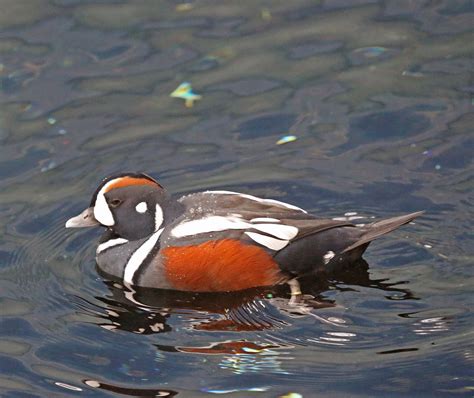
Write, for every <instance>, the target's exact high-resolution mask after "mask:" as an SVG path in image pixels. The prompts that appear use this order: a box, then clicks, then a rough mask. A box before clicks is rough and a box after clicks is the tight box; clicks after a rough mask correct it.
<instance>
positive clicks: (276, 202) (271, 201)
mask: <svg viewBox="0 0 474 398" xmlns="http://www.w3.org/2000/svg"><path fill="white" fill-rule="evenodd" d="M205 193H209V194H214V195H237V196H240V197H241V198H245V199H250V200H254V201H255V202H259V203H263V204H266V205H273V206H277V207H283V208H286V209H291V210H297V211H301V212H303V213H307V211H306V210H303V209H301V208H299V207H297V206H293V205H290V204H289V203H285V202H280V201H279V200H275V199H262V198H257V197H256V196H252V195H247V194H245V193H238V192H232V191H206V192H205Z"/></svg>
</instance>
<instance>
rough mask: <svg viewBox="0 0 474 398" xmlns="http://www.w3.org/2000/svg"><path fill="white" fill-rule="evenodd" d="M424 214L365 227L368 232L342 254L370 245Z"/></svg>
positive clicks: (413, 214)
mask: <svg viewBox="0 0 474 398" xmlns="http://www.w3.org/2000/svg"><path fill="white" fill-rule="evenodd" d="M423 213H424V211H417V212H416V213H410V214H406V215H404V216H398V217H392V218H387V219H386V220H381V221H376V222H374V223H372V224H369V225H367V226H366V227H365V229H366V232H365V233H363V234H362V236H361V237H360V239H359V240H358V241H357V242H355V243H353V244H352V245H350V246H349V247H346V248H345V249H344V250H343V251H342V253H347V252H349V251H351V250H353V249H355V248H357V247H360V246H363V245H365V244H368V243H369V242H371V241H373V240H374V239H377V238H378V237H380V236H382V235H385V234H387V233H389V232H391V231H393V230H394V229H397V228H399V227H401V226H402V225H405V224H408V223H409V222H410V221H412V220H414V219H415V218H416V217H419V216H421V215H422V214H423Z"/></svg>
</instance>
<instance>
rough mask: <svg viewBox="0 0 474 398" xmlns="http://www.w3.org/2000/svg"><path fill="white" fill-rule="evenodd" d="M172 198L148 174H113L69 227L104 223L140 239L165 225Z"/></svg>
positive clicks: (129, 238)
mask: <svg viewBox="0 0 474 398" xmlns="http://www.w3.org/2000/svg"><path fill="white" fill-rule="evenodd" d="M169 200H170V199H169V196H168V194H167V192H166V190H165V189H164V188H163V187H162V186H161V185H160V184H159V183H158V182H157V181H156V180H154V179H153V178H151V177H150V176H148V175H146V174H142V173H124V174H119V175H112V176H110V177H107V178H106V179H104V180H103V181H102V183H101V184H100V185H99V186H98V188H97V189H96V191H95V192H94V194H93V196H92V200H91V203H90V206H89V207H88V208H87V209H85V210H84V211H83V212H82V213H80V214H79V215H77V216H76V217H73V218H71V219H69V220H68V221H67V222H66V228H81V227H92V226H96V225H101V226H103V227H106V228H108V229H109V230H111V231H112V232H113V233H114V234H115V235H117V236H119V237H121V238H124V239H127V240H138V239H141V238H144V237H146V236H148V235H150V234H152V233H153V232H155V231H157V230H158V229H159V228H160V227H161V226H162V224H163V221H164V215H163V208H164V206H165V205H166V204H167V202H168V201H169Z"/></svg>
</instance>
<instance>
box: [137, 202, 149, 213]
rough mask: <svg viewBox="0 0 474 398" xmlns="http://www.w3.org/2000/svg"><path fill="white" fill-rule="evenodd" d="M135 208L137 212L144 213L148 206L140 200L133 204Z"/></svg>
mask: <svg viewBox="0 0 474 398" xmlns="http://www.w3.org/2000/svg"><path fill="white" fill-rule="evenodd" d="M135 210H136V211H137V212H138V213H145V212H146V211H147V210H148V206H147V205H146V202H140V203H139V204H137V205H136V206H135Z"/></svg>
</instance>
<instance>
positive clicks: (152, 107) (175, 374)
mask: <svg viewBox="0 0 474 398" xmlns="http://www.w3.org/2000/svg"><path fill="white" fill-rule="evenodd" d="M3 3H4V4H2V12H1V13H0V102H1V107H0V143H1V146H0V188H1V189H0V225H1V227H0V229H1V233H0V301H1V305H0V316H1V318H0V335H1V337H2V338H1V341H0V369H1V373H2V375H1V376H0V395H2V396H3V395H5V396H32V397H33V396H35V397H36V396H38V397H39V396H41V397H43V396H78V395H84V396H97V397H103V396H116V395H122V396H175V395H178V396H180V395H182V396H208V395H209V394H224V395H225V394H229V395H230V394H232V395H235V396H244V397H248V396H253V395H259V396H269V397H278V396H288V397H289V396H301V395H302V396H304V397H308V396H315V394H318V395H322V396H324V395H334V396H341V395H346V396H355V395H364V396H366V395H370V396H381V395H390V396H415V395H417V396H435V395H440V396H446V395H454V394H456V395H461V396H465V395H469V394H470V393H472V386H473V383H474V380H473V377H472V376H473V375H472V361H473V358H474V355H473V349H472V322H473V320H472V310H471V308H472V293H471V290H472V289H471V286H472V258H473V255H472V233H471V231H472V219H473V211H472V199H473V196H472V188H473V169H472V156H471V153H472V151H473V140H472V125H473V122H474V117H473V115H474V113H473V111H472V105H473V102H472V94H473V85H472V55H473V54H472V45H471V43H472V42H473V40H474V37H473V33H472V26H473V23H472V18H473V13H474V9H473V7H472V2H471V1H463V0H459V1H447V0H446V1H444V0H441V1H434V2H433V1H432V2H426V1H418V2H416V1H415V2H414V1H391V0H387V1H378V0H357V1H345V0H328V1H324V2H322V1H310V0H308V1H306V0H302V1H299V2H282V1H278V0H272V1H268V2H265V4H261V3H259V2H252V1H245V0H244V1H241V2H239V5H238V6H236V5H235V4H232V3H229V2H216V1H195V2H188V3H177V2H174V1H161V0H159V1H158V0H157V1H151V2H149V1H120V2H116V1H95V0H91V1H87V2H80V1H75V0H49V1H48V0H25V1H22V2H16V1H10V0H4V2H3ZM184 82H189V83H190V84H191V87H192V90H193V92H194V93H195V94H197V95H200V96H201V98H200V99H199V100H198V101H193V104H192V105H193V106H192V107H190V106H189V107H186V106H185V104H183V98H184V99H186V95H187V96H188V97H189V95H192V93H189V92H187V93H184V97H183V95H181V96H180V97H179V98H172V97H170V93H172V92H173V91H174V90H175V89H176V88H177V87H178V86H179V85H180V84H182V83H184ZM193 98H194V97H193ZM188 99H189V98H188ZM188 105H190V104H189V103H188ZM285 136H294V137H296V139H295V140H292V141H290V142H286V143H285V144H284V145H277V144H276V143H277V142H278V140H279V139H281V138H282V137H285ZM123 170H142V171H146V172H149V173H151V174H153V175H154V176H156V177H158V178H159V180H160V182H162V183H163V185H165V186H167V187H168V188H169V189H170V191H172V192H174V193H177V194H183V193H186V192H190V191H194V190H204V189H209V188H217V189H227V190H236V191H245V192H247V193H250V194H254V195H258V196H265V197H271V198H276V199H281V200H285V201H288V202H290V203H294V204H296V205H298V206H301V207H304V208H307V209H308V210H310V211H311V212H314V213H315V214H318V215H324V216H326V217H330V218H335V219H350V220H353V222H356V223H367V222H371V221H373V220H374V219H375V220H376V219H379V218H382V217H388V216H392V215H396V214H403V213H408V212H411V211H416V210H421V209H424V210H426V213H425V215H424V216H423V217H422V218H420V219H419V220H417V221H416V223H414V224H412V225H409V226H406V227H405V228H404V229H401V230H399V231H397V232H395V233H393V234H392V235H391V236H389V237H387V238H385V239H381V240H380V241H377V242H374V243H373V244H371V246H370V248H369V250H368V252H367V255H366V260H367V261H368V263H369V264H370V268H368V267H367V266H366V265H365V264H364V263H361V264H359V265H358V266H357V267H356V266H354V267H353V268H352V269H347V270H344V271H341V272H338V273H334V274H330V275H324V276H322V275H319V276H318V277H317V278H309V279H308V280H305V281H304V283H303V288H304V293H305V294H306V296H305V299H304V301H303V302H301V303H299V305H298V306H297V307H294V306H290V305H289V304H288V299H289V292H288V290H287V287H285V286H282V287H277V288H265V289H256V290H252V291H246V292H239V293H232V294H222V295H205V294H204V295H203V294H185V293H179V292H169V291H147V290H141V289H135V288H132V287H130V286H123V285H122V284H121V283H120V281H112V280H109V279H108V278H107V277H106V276H103V275H98V273H97V271H96V270H95V267H94V260H93V259H94V250H95V244H96V241H97V239H98V235H99V234H100V232H99V231H92V230H91V231H81V232H79V233H77V234H69V233H67V232H66V231H65V230H64V228H63V225H64V221H65V220H66V219H67V218H69V217H70V216H71V215H73V214H76V213H77V212H78V211H79V210H81V209H82V204H83V203H84V202H85V201H87V200H88V198H89V193H90V191H91V189H93V188H94V187H95V186H96V183H97V181H98V180H100V179H101V178H102V177H103V176H106V175H109V174H112V173H114V172H117V171H123ZM291 394H293V395H291Z"/></svg>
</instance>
